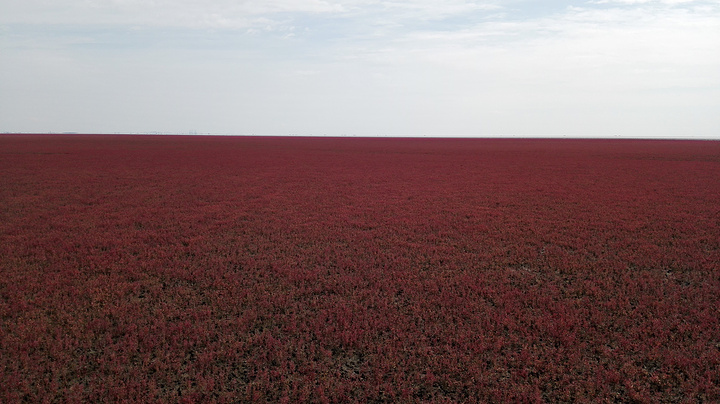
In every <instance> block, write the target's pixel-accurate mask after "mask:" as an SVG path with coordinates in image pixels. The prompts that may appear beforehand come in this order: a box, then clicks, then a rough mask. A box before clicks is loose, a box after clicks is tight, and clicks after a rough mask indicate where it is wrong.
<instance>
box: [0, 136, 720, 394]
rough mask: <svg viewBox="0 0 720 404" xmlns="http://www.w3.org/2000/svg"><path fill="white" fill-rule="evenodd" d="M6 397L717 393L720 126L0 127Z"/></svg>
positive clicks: (0, 302) (2, 385)
mask: <svg viewBox="0 0 720 404" xmlns="http://www.w3.org/2000/svg"><path fill="white" fill-rule="evenodd" d="M0 380H1V381H2V382H0V401H1V402H4V403H12V402H79V401H84V402H103V401H113V402H115V401H151V402H199V401H203V402H212V401H215V402H237V401H266V400H267V401H279V402H297V401H313V402H344V401H359V402H383V401H384V402H390V401H393V402H396V401H400V402H415V401H431V402H450V401H453V402H455V401H465V402H504V401H507V402H542V401H550V402H573V401H574V402H587V401H596V402H597V401H601V402H612V401H620V402H678V401H683V400H687V401H691V402H696V401H718V400H720V142H702V141H630V140H612V141H610V140H470V139H465V140H460V139H445V140H438V139H352V138H347V139H328V138H316V139H311V138H238V137H232V138H231V137H163V136H158V137H151V136H148V137H140V136H137V137H135V136H41V135H35V136H19V135H9V136H0Z"/></svg>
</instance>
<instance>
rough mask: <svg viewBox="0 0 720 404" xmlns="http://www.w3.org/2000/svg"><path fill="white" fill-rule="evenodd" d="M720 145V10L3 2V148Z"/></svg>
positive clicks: (660, 3) (270, 1)
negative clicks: (54, 135)
mask: <svg viewBox="0 0 720 404" xmlns="http://www.w3.org/2000/svg"><path fill="white" fill-rule="evenodd" d="M69 131H72V132H92V133H116V132H128V133H151V132H162V133H189V132H193V131H195V132H198V133H214V134H238V135H242V134H270V135H287V134H298V135H418V136H423V135H478V136H489V135H570V136H614V135H622V136H632V137H702V138H720V0H594V1H562V0H494V1H493V0H491V1H466V0H441V1H434V0H406V1H394V0H393V1H375V0H339V1H324V0H263V1H260V0H257V1H255V0H0V132H69Z"/></svg>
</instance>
